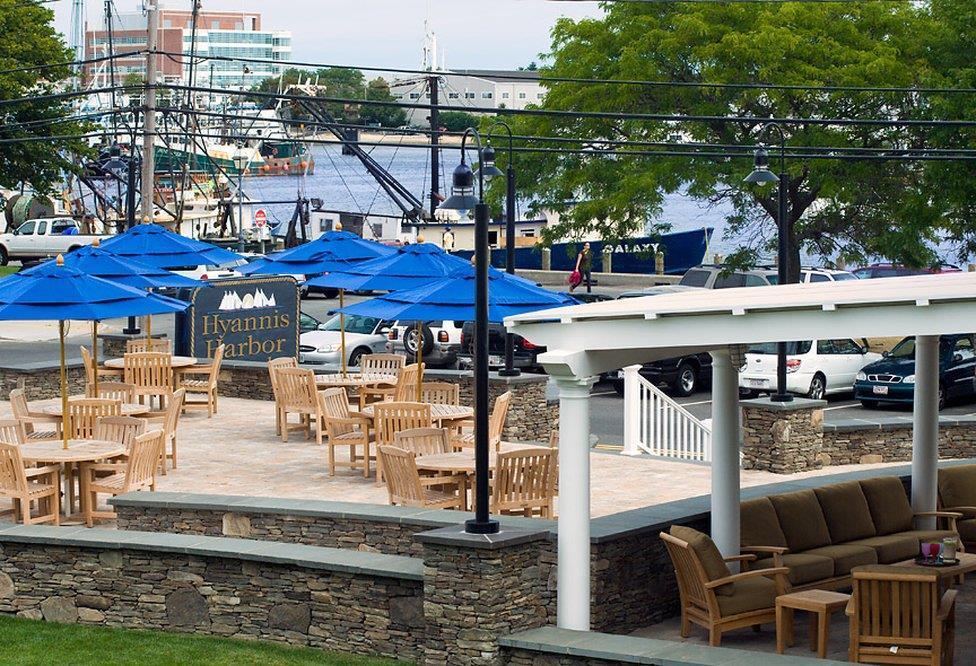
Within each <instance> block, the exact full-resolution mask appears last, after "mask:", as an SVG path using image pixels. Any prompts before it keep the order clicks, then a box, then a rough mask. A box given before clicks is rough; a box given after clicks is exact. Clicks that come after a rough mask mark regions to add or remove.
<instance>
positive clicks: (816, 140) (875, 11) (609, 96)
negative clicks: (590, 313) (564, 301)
mask: <svg viewBox="0 0 976 666" xmlns="http://www.w3.org/2000/svg"><path fill="white" fill-rule="evenodd" d="M605 10H606V13H605V15H604V17H603V18H600V19H583V20H579V21H574V20H570V19H562V20H560V21H559V22H558V23H557V24H556V26H555V28H554V30H553V33H552V37H553V42H552V49H551V52H550V53H549V54H547V55H546V56H545V59H544V61H543V66H542V67H541V68H540V69H541V76H542V80H543V85H545V86H546V87H547V89H548V90H547V94H546V98H545V100H544V103H543V107H544V108H550V109H565V110H574V111H608V112H623V113H635V114H636V113H640V114H668V115H694V116H710V117H718V118H720V119H719V120H707V121H700V120H694V121H691V120H689V121H681V122H672V121H668V122H661V121H648V120H643V119H641V120H622V119H599V118H581V117H572V116H569V117H566V116H564V117H557V116H521V117H517V118H516V119H515V120H514V123H513V129H514V131H515V133H516V134H518V135H526V136H548V137H569V138H573V139H576V138H578V139H579V143H569V144H551V143H550V144H545V143H542V142H538V141H535V142H531V143H534V144H535V145H540V144H541V145H546V146H547V147H563V148H567V147H568V148H591V149H595V150H591V151H589V152H587V153H584V154H552V153H550V154H542V155H539V154H532V153H522V154H520V155H518V157H517V159H518V174H519V187H520V192H521V193H523V194H528V195H530V196H531V197H533V199H534V200H535V201H536V202H537V206H538V207H542V206H544V207H548V208H553V209H556V210H558V211H559V212H561V213H562V215H561V217H560V223H559V224H558V225H556V226H554V227H552V228H550V229H549V230H548V237H549V238H550V239H551V238H555V237H561V236H565V235H570V236H572V235H573V234H577V233H582V232H584V231H589V230H592V229H594V228H595V229H596V230H598V231H599V232H601V233H602V234H603V235H604V236H606V237H621V236H626V235H630V234H632V233H634V232H640V231H643V230H644V228H645V223H647V222H648V221H652V222H654V223H655V224H656V225H657V228H658V229H661V230H663V229H665V228H666V226H667V220H662V219H660V213H661V208H662V204H663V201H664V196H665V195H666V194H668V193H674V192H678V191H687V192H688V193H689V194H691V195H693V196H695V197H698V198H700V199H703V200H706V201H709V202H711V203H713V204H718V203H722V202H725V203H727V204H730V209H731V211H732V213H731V214H730V215H729V216H728V217H727V219H726V223H727V224H726V227H727V233H728V234H729V235H730V236H732V237H733V238H735V239H736V240H737V241H738V243H739V246H740V252H738V253H737V256H736V257H735V258H736V259H737V260H739V261H742V262H745V261H748V260H750V259H752V258H754V257H755V255H756V254H757V253H764V254H768V251H769V250H770V248H771V247H772V244H773V243H774V242H775V237H776V232H775V230H776V223H775V219H774V218H775V216H776V213H777V211H776V191H775V188H766V189H765V190H763V189H760V188H756V187H752V186H746V185H744V184H743V178H744V177H745V176H746V175H747V174H748V173H749V172H750V171H751V170H752V167H753V162H752V160H753V157H752V148H753V147H754V146H756V145H757V143H759V142H766V143H767V144H770V153H771V158H772V160H771V162H772V163H771V167H772V168H773V169H774V170H778V168H779V166H778V160H777V159H776V154H777V150H776V148H777V147H778V145H779V141H780V139H779V136H778V134H777V133H775V132H773V133H766V134H763V133H762V131H761V130H762V128H763V125H764V123H762V122H757V121H750V120H724V119H721V118H724V117H731V118H743V119H744V118H801V119H838V118H840V119H844V118H847V119H868V118H873V119H928V118H954V119H971V118H973V117H974V115H976V95H950V94H941V93H940V94H922V93H917V92H911V93H901V92H885V93H879V92H858V91H836V90H830V89H828V88H827V87H829V86H842V87H924V86H936V87H964V86H970V87H972V86H976V67H974V61H973V59H972V53H973V52H974V48H976V41H974V40H976V37H974V36H973V35H974V34H976V32H974V29H973V28H974V27H976V9H974V7H973V3H972V2H971V0H932V2H931V4H925V5H917V4H914V3H890V2H860V3H809V2H802V3H801V2H792V3H746V4H743V3H623V2H618V3H607V4H606V6H605ZM547 76H550V77H565V78H587V79H616V80H623V79H627V80H642V81H679V82H685V83H689V84H694V83H746V84H754V83H766V84H785V85H787V86H801V87H802V89H782V88H779V89H771V88H765V89H764V88H755V87H745V88H741V87H732V88H717V87H712V88H709V87H699V86H686V87H677V86H649V85H620V84H604V83H596V84H592V83H572V82H553V81H548V82H547V81H546V77H547ZM782 129H783V131H784V133H785V137H786V145H787V146H788V150H789V151H790V152H793V153H798V154H803V153H805V154H810V153H812V152H814V151H812V150H804V149H805V148H807V147H812V148H827V147H832V148H838V147H840V148H873V149H885V150H897V149H912V148H914V149H918V148H931V147H935V148H974V147H976V142H974V140H973V139H974V134H973V132H972V131H969V130H960V129H959V128H952V129H938V130H936V129H932V128H927V127H904V126H902V127H890V126H883V125H881V126H878V125H867V124H854V125H842V124H819V125H818V124H794V123H789V124H783V125H782ZM612 141H636V142H652V143H654V142H675V141H687V142H698V143H703V144H713V145H715V146H733V147H738V148H737V149H734V150H733V149H728V148H723V147H717V148H713V149H711V150H708V151H707V152H713V153H714V152H718V153H721V154H722V156H720V157H689V156H684V155H682V156H665V155H660V156H648V155H628V154H626V153H627V152H652V151H655V150H656V149H657V148H656V147H654V146H648V145H644V146H633V145H631V146H623V147H620V146H617V145H615V144H608V143H607V142H612ZM523 143H529V142H523ZM502 152H503V151H500V153H499V161H503V160H504V155H503V154H502ZM733 154H734V155H737V156H738V157H732V156H731V155H733ZM725 155H729V156H728V157H726V156H725ZM972 165H973V163H972V162H924V163H923V162H911V161H907V160H897V159H896V160H891V161H868V160H853V159H838V160H823V159H812V158H809V157H804V156H802V155H795V156H790V157H788V158H787V164H786V167H787V170H788V172H789V174H790V177H791V181H792V183H791V187H790V190H789V201H790V218H791V221H792V222H793V223H794V224H793V227H794V236H793V238H792V239H791V240H792V243H791V246H792V254H793V257H794V262H793V264H794V266H798V264H799V261H798V257H799V253H800V249H801V248H802V249H803V250H804V251H805V252H807V253H810V254H814V255H820V256H822V257H824V258H825V259H829V258H833V257H837V256H841V257H844V258H846V259H849V260H863V259H865V258H866V257H870V256H879V255H880V256H884V257H888V258H890V259H892V260H895V261H901V262H905V263H908V264H912V265H921V264H927V263H932V262H934V261H936V260H937V257H936V256H935V254H934V252H933V245H934V244H935V243H937V242H940V241H943V240H946V239H949V240H951V241H954V242H955V243H956V245H957V247H958V249H959V252H960V254H966V253H968V252H970V251H971V250H972V249H973V247H976V242H974V240H973V235H974V231H976V218H974V212H976V210H974V203H973V202H974V201H976V199H974V197H973V194H976V191H974V190H976V184H974V179H973V176H974V167H973V166H972Z"/></svg>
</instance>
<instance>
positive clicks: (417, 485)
mask: <svg viewBox="0 0 976 666" xmlns="http://www.w3.org/2000/svg"><path fill="white" fill-rule="evenodd" d="M378 454H379V460H380V465H381V466H382V468H383V469H384V470H386V488H387V491H388V492H389V495H390V504H393V505H399V506H416V507H429V508H434V509H461V508H462V507H463V502H464V499H463V498H462V497H461V494H460V493H459V492H454V490H456V489H459V488H460V487H461V483H462V480H463V479H462V477H460V476H451V477H447V476H420V472H419V471H418V470H417V462H416V460H415V458H416V454H414V453H412V452H410V451H404V450H403V449H399V448H397V447H395V446H381V447H379V450H378ZM432 486H437V488H438V489H437V490H435V489H433V488H432ZM445 488H447V489H451V490H445Z"/></svg>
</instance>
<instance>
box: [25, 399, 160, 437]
mask: <svg viewBox="0 0 976 666" xmlns="http://www.w3.org/2000/svg"><path fill="white" fill-rule="evenodd" d="M78 397H79V399H80V398H82V397H83V396H78ZM68 401H69V402H70V401H71V398H68ZM150 410H151V407H150V406H149V405H140V404H139V403H137V402H123V403H122V413H121V414H120V416H142V415H143V414H147V413H148V412H149V411H150ZM41 411H42V412H44V413H45V414H50V415H51V416H62V415H63V414H62V412H61V403H58V404H56V405H47V406H46V407H41ZM60 441H61V440H58V442H59V443H60ZM79 441H80V440H79Z"/></svg>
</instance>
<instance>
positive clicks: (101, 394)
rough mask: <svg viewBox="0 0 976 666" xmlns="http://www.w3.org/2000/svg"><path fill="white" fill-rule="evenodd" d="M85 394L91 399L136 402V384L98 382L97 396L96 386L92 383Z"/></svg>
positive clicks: (86, 388)
mask: <svg viewBox="0 0 976 666" xmlns="http://www.w3.org/2000/svg"><path fill="white" fill-rule="evenodd" d="M85 394H86V395H87V396H88V397H89V398H108V399H110V400H121V401H122V402H129V403H131V402H135V399H136V387H135V384H126V383H125V382H105V381H102V382H98V395H95V384H94V383H90V384H88V386H87V387H85Z"/></svg>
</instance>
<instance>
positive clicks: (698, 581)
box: [660, 533, 717, 611]
mask: <svg viewBox="0 0 976 666" xmlns="http://www.w3.org/2000/svg"><path fill="white" fill-rule="evenodd" d="M660 536H661V539H662V540H663V541H664V545H665V547H666V548H667V549H668V555H670V556H671V564H672V565H674V573H675V577H676V578H677V579H678V593H679V595H680V596H681V603H682V605H692V606H695V607H697V608H699V609H701V610H703V611H709V610H717V609H709V603H708V594H707V592H706V590H705V583H706V582H707V581H708V576H707V575H706V573H705V568H704V567H703V566H702V564H701V561H700V560H699V559H698V555H697V554H696V553H695V551H694V549H693V548H692V547H691V546H690V545H689V544H688V542H686V541H682V540H681V539H678V538H677V537H673V536H671V535H670V534H667V533H661V535H660Z"/></svg>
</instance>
